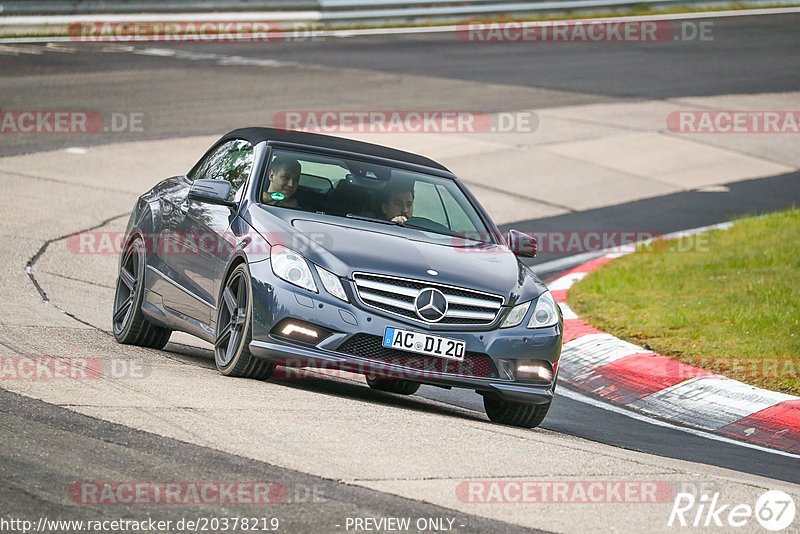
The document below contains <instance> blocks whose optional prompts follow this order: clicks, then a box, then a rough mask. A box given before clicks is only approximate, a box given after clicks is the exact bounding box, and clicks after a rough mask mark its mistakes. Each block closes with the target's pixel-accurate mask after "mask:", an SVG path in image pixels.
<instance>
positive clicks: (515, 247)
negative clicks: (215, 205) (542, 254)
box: [506, 230, 539, 258]
mask: <svg viewBox="0 0 800 534" xmlns="http://www.w3.org/2000/svg"><path fill="white" fill-rule="evenodd" d="M506 241H507V242H508V248H509V249H511V252H513V253H514V254H516V255H517V256H520V257H522V258H534V257H536V253H537V252H538V251H539V244H538V243H537V242H536V238H535V237H533V236H532V235H528V234H523V233H522V232H519V231H517V230H509V231H508V237H507V238H506Z"/></svg>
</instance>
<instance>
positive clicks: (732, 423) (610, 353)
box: [548, 225, 800, 453]
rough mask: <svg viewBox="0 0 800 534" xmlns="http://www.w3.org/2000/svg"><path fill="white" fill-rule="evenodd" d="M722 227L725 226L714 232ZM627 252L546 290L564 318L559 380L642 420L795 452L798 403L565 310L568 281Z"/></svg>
mask: <svg viewBox="0 0 800 534" xmlns="http://www.w3.org/2000/svg"><path fill="white" fill-rule="evenodd" d="M726 226H729V225H726ZM721 227H722V228H724V227H725V226H721V225H718V226H715V227H714V228H721ZM707 229H709V228H703V229H698V230H707ZM690 233H697V231H691V232H690ZM683 234H686V233H682V235H683ZM668 237H675V236H668ZM626 253H628V252H623V253H620V252H615V253H608V254H605V255H603V256H601V257H599V258H596V259H593V260H591V261H588V262H586V263H584V264H583V265H580V266H578V267H575V268H574V269H572V270H570V271H568V272H567V273H566V274H564V275H563V276H561V277H560V278H558V279H556V280H554V281H552V282H551V283H549V284H548V288H549V289H550V292H551V293H552V294H553V297H554V298H555V299H556V301H557V302H558V303H559V305H560V306H561V310H562V312H563V314H564V348H563V350H562V352H561V361H560V363H559V378H560V379H561V380H564V381H565V382H567V383H568V384H570V385H572V386H574V387H576V388H578V389H581V390H583V391H586V392H588V393H591V394H594V395H597V396H599V397H602V398H604V399H605V400H607V401H610V402H612V403H614V404H619V405H622V406H626V407H628V408H632V409H634V410H636V411H639V412H642V413H646V414H649V415H655V416H657V417H661V418H664V419H666V420H669V421H673V422H678V423H681V424H683V425H687V426H690V427H694V428H699V429H702V430H706V431H710V432H713V433H715V434H720V435H723V436H728V437H734V438H738V439H740V440H745V441H750V442H754V443H759V444H762V445H767V446H770V447H774V448H777V449H781V450H784V451H788V452H793V453H800V397H794V396H792V395H786V394H783V393H776V392H774V391H768V390H765V389H761V388H757V387H754V386H750V385H747V384H744V383H742V382H739V381H737V380H731V379H729V378H726V377H724V376H721V375H718V374H714V373H710V372H708V371H705V370H703V369H699V368H697V367H693V366H691V365H687V364H684V363H681V362H678V361H675V360H672V359H670V358H667V357H664V356H661V355H659V354H656V353H654V352H652V351H649V350H646V349H643V348H642V347H638V346H636V345H634V344H632V343H628V342H626V341H623V340H621V339H619V338H616V337H614V336H612V335H611V334H608V333H606V332H603V331H602V330H599V329H597V328H595V327H594V326H592V325H590V324H588V323H586V322H585V321H583V320H582V319H580V318H579V317H578V316H577V315H576V314H575V313H574V312H573V311H572V310H571V309H570V308H569V306H568V305H567V303H566V297H567V291H568V290H569V288H570V287H571V286H572V285H573V284H574V283H575V282H577V281H578V280H581V279H582V278H583V277H584V276H586V275H587V274H588V273H589V272H591V271H594V270H595V269H598V268H599V267H601V266H602V265H604V264H606V263H608V262H609V261H611V260H613V259H615V258H618V257H620V256H622V255H624V254H626Z"/></svg>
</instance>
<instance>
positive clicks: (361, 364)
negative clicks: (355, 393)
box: [250, 261, 563, 404]
mask: <svg viewBox="0 0 800 534" xmlns="http://www.w3.org/2000/svg"><path fill="white" fill-rule="evenodd" d="M250 270H251V276H252V282H253V301H254V303H253V329H252V330H253V335H252V338H253V340H252V342H251V343H250V351H251V352H252V354H253V355H254V356H256V357H259V358H265V359H270V360H273V361H276V362H279V363H281V364H283V365H286V366H287V367H300V366H305V365H311V366H320V367H324V368H329V369H336V370H341V371H349V372H355V373H361V374H366V373H370V374H375V375H377V376H380V377H387V378H395V377H396V378H403V379H407V380H412V381H415V382H421V383H426V384H432V385H437V386H444V387H459V388H467V389H473V390H475V391H477V392H479V393H481V394H484V395H488V396H492V397H496V398H499V399H502V400H506V401H514V402H523V403H528V404H544V403H549V402H550V401H551V400H552V398H553V391H554V389H555V376H554V377H553V380H552V381H549V382H548V381H542V380H539V381H528V380H517V379H515V378H514V376H513V371H509V369H513V368H514V364H515V362H516V360H530V359H536V360H546V361H548V362H550V363H551V364H554V366H555V365H557V361H558V358H559V356H560V354H561V338H562V332H563V326H562V324H561V323H559V324H558V325H556V326H553V327H549V328H541V329H527V328H525V327H516V328H508V329H497V328H495V329H494V330H491V329H485V328H484V329H479V328H475V329H472V330H464V329H463V328H462V329H451V328H447V327H442V328H430V327H428V326H427V325H423V324H421V323H416V322H413V321H404V320H402V319H401V318H398V317H394V316H390V315H384V314H381V313H380V312H378V311H375V310H369V309H362V308H360V307H359V306H358V305H354V304H350V303H345V302H343V301H341V300H339V299H337V298H335V297H333V296H331V295H329V294H328V293H326V292H325V290H324V289H322V285H321V284H319V283H318V284H317V285H318V287H319V288H320V290H319V291H320V292H319V293H312V292H310V291H306V290H304V289H301V288H298V287H295V286H293V285H291V284H288V283H286V282H284V281H283V280H280V279H278V278H277V277H275V276H274V274H273V273H272V269H271V266H270V265H269V261H262V262H257V263H252V264H250ZM346 291H347V292H348V297H349V298H350V301H351V302H357V301H358V300H357V298H356V297H355V295H353V292H352V290H351V288H349V287H346ZM284 319H295V320H299V321H303V322H305V323H310V324H313V325H317V326H320V327H323V328H324V329H327V330H328V331H330V332H329V333H330V335H329V336H328V337H325V338H324V339H322V340H321V341H319V342H318V343H300V342H296V341H290V340H287V339H285V338H284V337H281V336H276V335H275V334H274V332H272V330H273V327H274V326H275V325H277V324H278V323H279V322H281V321H282V320H284ZM386 327H396V328H401V329H407V330H415V331H418V332H426V333H430V334H432V335H439V336H445V337H449V338H455V339H460V340H463V341H465V342H466V351H467V356H469V357H470V358H473V359H474V361H475V362H478V363H479V365H477V366H476V367H475V368H476V369H480V371H479V372H471V371H469V370H465V368H463V367H460V366H459V365H457V364H456V363H453V362H447V363H444V362H442V360H441V359H438V358H434V359H435V360H437V361H438V364H437V362H433V363H434V365H432V366H431V365H415V366H414V365H405V364H404V363H403V362H408V361H422V360H423V357H420V356H419V355H415V354H413V353H407V354H406V353H403V354H404V355H405V356H406V358H386V357H382V358H378V357H377V356H376V357H370V354H372V353H374V352H375V351H372V352H370V353H368V354H355V353H353V352H354V351H352V350H349V349H347V350H348V352H343V351H342V350H338V349H340V348H344V347H352V346H353V343H350V342H352V341H354V340H355V339H356V338H357V339H361V340H363V339H370V338H369V336H372V337H374V338H375V339H377V340H379V339H382V338H383V335H384V329H385V328H386ZM348 340H349V341H350V342H348ZM387 350H389V349H387ZM391 350H392V351H395V353H396V352H397V351H396V350H395V349H391ZM429 358H433V357H429ZM466 359H467V358H466V357H465V360H466ZM479 360H480V361H479ZM486 362H490V363H491V365H490V366H487V364H486ZM442 364H443V365H442ZM489 367H491V368H489ZM467 369H469V366H467Z"/></svg>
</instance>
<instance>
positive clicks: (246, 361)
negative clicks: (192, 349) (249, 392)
mask: <svg viewBox="0 0 800 534" xmlns="http://www.w3.org/2000/svg"><path fill="white" fill-rule="evenodd" d="M252 317H253V288H252V285H251V284H250V271H249V270H248V269H247V265H246V264H244V263H241V264H239V265H237V266H236V267H235V268H234V269H233V271H231V273H230V274H229V275H228V278H227V279H226V280H225V283H224V284H223V286H222V292H221V295H220V298H219V299H218V300H217V330H216V341H215V342H214V362H215V363H216V364H217V369H218V370H219V372H220V373H222V374H223V375H226V376H243V377H248V378H255V379H256V380H266V379H267V378H269V377H270V375H271V374H272V368H273V363H272V362H270V361H267V360H260V359H258V358H256V357H255V356H253V355H252V354H251V353H250V348H249V347H250V340H251V339H252V333H251V324H252Z"/></svg>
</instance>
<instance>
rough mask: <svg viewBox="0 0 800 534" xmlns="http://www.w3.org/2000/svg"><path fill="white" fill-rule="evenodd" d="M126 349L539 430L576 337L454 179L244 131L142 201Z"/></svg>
mask: <svg viewBox="0 0 800 534" xmlns="http://www.w3.org/2000/svg"><path fill="white" fill-rule="evenodd" d="M125 238H126V240H125V245H124V248H123V251H122V255H121V259H120V265H119V278H118V282H117V286H116V295H115V299H114V311H113V313H114V315H113V323H114V336H115V338H116V339H117V341H119V342H121V343H130V344H136V345H142V346H146V347H152V348H162V347H164V346H165V345H166V343H167V341H168V340H169V337H170V334H171V332H172V331H174V330H179V331H183V332H188V333H190V334H193V335H195V336H198V337H200V338H202V339H204V340H207V341H209V342H211V343H213V344H214V353H215V360H216V365H217V368H218V369H219V371H220V372H221V373H223V374H225V375H228V376H242V377H250V378H255V379H260V380H261V379H266V378H269V377H270V376H272V375H273V373H275V371H276V369H279V370H281V371H280V372H281V373H282V376H286V377H289V376H291V374H292V372H291V371H292V370H294V369H296V370H299V369H300V368H306V367H309V366H311V367H318V368H319V367H327V368H329V369H337V370H343V371H349V372H356V373H361V374H364V375H366V378H367V383H368V384H369V386H370V387H372V388H374V389H378V390H382V391H388V392H392V393H399V394H406V395H408V394H412V393H414V392H416V391H417V389H418V388H419V385H420V384H430V385H434V386H439V387H444V388H450V387H460V388H468V389H472V390H475V391H476V392H477V393H479V394H481V395H482V396H483V400H484V406H485V408H486V413H487V415H488V416H489V418H490V419H491V420H492V421H495V422H498V423H503V424H509V425H515V426H522V427H534V426H537V425H538V424H539V423H541V421H542V420H543V419H544V417H545V415H546V414H547V410H548V408H549V406H550V403H551V401H552V399H553V392H554V390H555V384H556V375H557V372H558V359H559V356H560V354H561V339H562V332H563V321H562V317H561V310H560V309H559V307H558V305H557V304H556V302H555V301H554V299H553V297H552V295H551V294H550V292H549V291H548V290H547V288H546V287H545V285H544V284H543V283H542V282H541V281H540V280H539V279H538V278H537V277H536V275H535V274H534V273H533V272H532V271H531V270H530V269H529V268H528V267H527V266H525V265H524V264H523V263H522V262H521V261H520V260H519V256H532V255H534V254H535V240H533V239H532V238H530V237H529V236H526V235H525V234H522V233H520V232H516V231H514V230H511V231H510V232H509V233H508V234H506V235H505V236H504V235H503V234H501V233H500V231H499V230H498V229H497V227H496V226H495V225H494V223H492V221H491V220H490V218H489V216H488V215H487V214H486V212H485V211H484V210H483V208H481V206H480V205H479V204H478V202H477V201H476V199H475V198H474V197H473V195H472V194H471V193H470V192H469V191H468V190H467V188H466V187H465V186H464V184H463V183H461V182H460V181H459V180H458V179H457V178H456V177H455V176H454V175H453V174H452V173H450V172H449V171H448V170H447V169H446V168H444V167H443V166H441V165H439V164H438V163H436V162H434V161H432V160H430V159H427V158H425V157H422V156H418V155H414V154H409V153H407V152H402V151H399V150H394V149H390V148H386V147H382V146H378V145H372V144H367V143H362V142H357V141H352V140H347V139H341V138H336V137H329V136H324V135H317V134H311V133H301V132H292V131H284V130H276V129H270V128H247V129H240V130H235V131H232V132H230V133H228V134H227V135H225V136H224V137H222V139H220V140H219V141H218V142H217V143H216V144H215V145H214V146H213V147H212V148H211V149H210V150H209V151H208V152H207V153H206V154H205V156H204V157H203V158H202V159H201V160H200V161H199V162H198V163H197V164H196V165H195V166H194V168H192V169H191V170H190V171H189V173H188V174H187V175H185V176H176V177H173V178H169V179H167V180H164V181H163V182H161V183H159V184H158V185H156V186H155V187H154V188H153V189H151V190H150V191H148V192H147V193H145V194H144V195H142V196H141V197H140V198H139V199H138V201H137V202H136V205H135V207H134V209H133V213H132V214H131V217H130V221H129V222H128V227H127V233H126V235H125Z"/></svg>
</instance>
